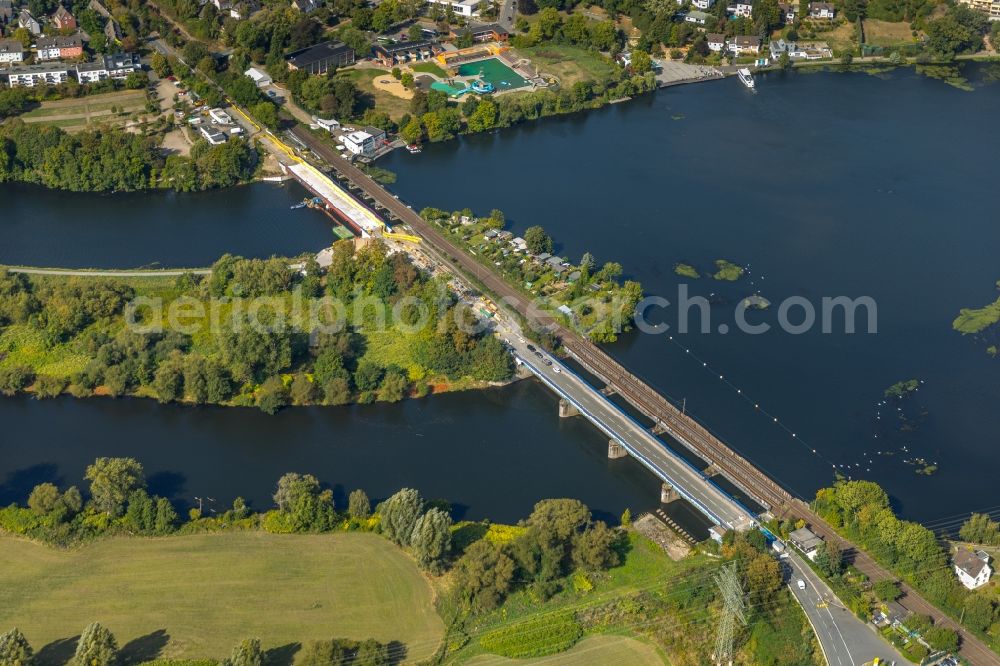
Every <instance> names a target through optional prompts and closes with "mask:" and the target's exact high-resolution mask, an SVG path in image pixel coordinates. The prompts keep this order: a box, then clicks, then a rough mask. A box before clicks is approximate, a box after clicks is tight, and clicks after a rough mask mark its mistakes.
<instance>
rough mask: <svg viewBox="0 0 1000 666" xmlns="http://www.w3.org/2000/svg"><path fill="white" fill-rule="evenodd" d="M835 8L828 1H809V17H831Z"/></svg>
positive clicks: (834, 12)
mask: <svg viewBox="0 0 1000 666" xmlns="http://www.w3.org/2000/svg"><path fill="white" fill-rule="evenodd" d="M836 12H837V10H836V9H834V7H833V5H831V4H830V3H829V2H810V3H809V17H810V18H820V19H832V18H833V16H834V14H836Z"/></svg>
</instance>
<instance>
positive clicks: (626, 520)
mask: <svg viewBox="0 0 1000 666" xmlns="http://www.w3.org/2000/svg"><path fill="white" fill-rule="evenodd" d="M621 524H622V527H623V528H625V529H629V528H630V527H632V509H625V510H624V511H622V517H621Z"/></svg>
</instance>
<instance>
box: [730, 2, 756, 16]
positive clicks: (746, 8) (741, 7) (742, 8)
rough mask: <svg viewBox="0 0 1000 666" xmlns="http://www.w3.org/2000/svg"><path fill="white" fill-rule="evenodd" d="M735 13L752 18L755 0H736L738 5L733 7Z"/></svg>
mask: <svg viewBox="0 0 1000 666" xmlns="http://www.w3.org/2000/svg"><path fill="white" fill-rule="evenodd" d="M733 14H735V15H736V16H745V17H747V18H750V16H752V15H753V0H736V7H735V9H733Z"/></svg>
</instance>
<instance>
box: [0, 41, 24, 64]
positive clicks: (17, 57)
mask: <svg viewBox="0 0 1000 666" xmlns="http://www.w3.org/2000/svg"><path fill="white" fill-rule="evenodd" d="M23 61H24V46H23V45H22V44H21V42H20V40H17V39H0V62H23Z"/></svg>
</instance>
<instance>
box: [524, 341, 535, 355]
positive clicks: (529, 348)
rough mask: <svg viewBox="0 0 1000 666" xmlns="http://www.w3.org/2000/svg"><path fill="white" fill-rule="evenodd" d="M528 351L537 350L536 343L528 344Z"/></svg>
mask: <svg viewBox="0 0 1000 666" xmlns="http://www.w3.org/2000/svg"><path fill="white" fill-rule="evenodd" d="M521 342H524V340H521ZM528 351H530V352H533V351H535V345H528Z"/></svg>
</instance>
